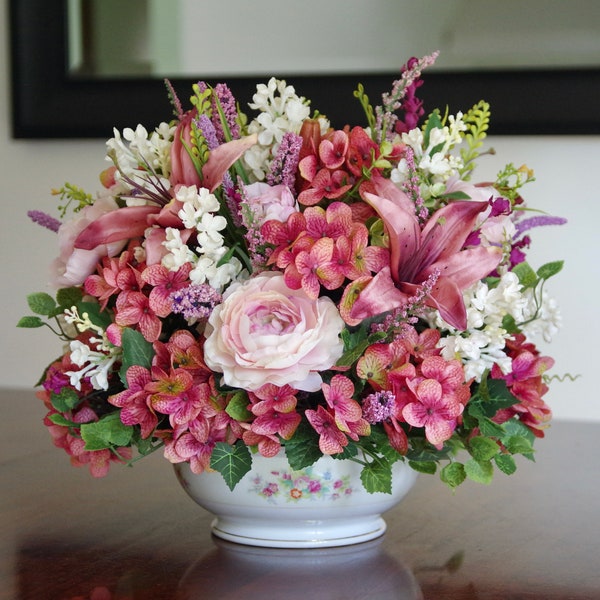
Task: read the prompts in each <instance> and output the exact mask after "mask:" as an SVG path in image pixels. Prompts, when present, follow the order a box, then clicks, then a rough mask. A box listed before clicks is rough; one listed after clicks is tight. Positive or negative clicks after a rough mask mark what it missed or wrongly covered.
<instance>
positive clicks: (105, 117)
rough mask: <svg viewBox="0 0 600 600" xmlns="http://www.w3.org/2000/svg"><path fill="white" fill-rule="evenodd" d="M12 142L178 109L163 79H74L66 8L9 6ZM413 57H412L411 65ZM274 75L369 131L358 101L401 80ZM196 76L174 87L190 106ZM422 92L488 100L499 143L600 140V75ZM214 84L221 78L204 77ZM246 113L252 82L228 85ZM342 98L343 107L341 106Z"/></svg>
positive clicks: (489, 80)
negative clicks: (358, 93)
mask: <svg viewBox="0 0 600 600" xmlns="http://www.w3.org/2000/svg"><path fill="white" fill-rule="evenodd" d="M9 10H10V15H9V26H10V44H11V45H10V49H11V86H12V89H11V98H12V136H13V137H14V138H16V139H42V138H46V139H67V138H105V139H106V138H109V137H111V136H112V130H113V127H116V128H117V129H122V128H124V127H135V126H136V125H137V124H138V123H142V124H144V125H145V126H146V127H147V128H149V129H152V128H154V127H155V126H156V125H158V123H160V122H161V121H164V120H168V118H169V115H170V105H169V101H168V98H167V94H166V90H165V87H164V84H163V82H162V81H161V80H160V79H151V78H147V79H146V78H137V77H136V78H103V79H94V78H91V77H84V76H77V77H71V76H69V74H68V73H67V67H66V65H67V24H66V18H67V2H66V0H10V3H9ZM407 58H408V57H407ZM270 75H275V76H277V77H279V78H283V79H286V81H287V82H288V83H289V84H292V85H294V87H295V88H296V91H297V93H298V94H299V95H301V96H305V97H306V98H310V99H311V105H312V107H314V108H316V109H318V110H319V111H320V112H321V113H323V114H326V115H327V116H328V117H329V118H330V119H331V122H332V124H333V125H334V126H336V127H343V126H344V125H345V124H347V123H352V124H362V123H364V121H365V119H364V115H363V112H362V108H361V107H360V105H359V103H358V101H357V100H356V99H354V98H353V96H352V93H353V91H354V90H355V89H356V87H357V85H358V83H362V84H363V85H364V87H365V90H366V92H367V94H368V95H369V97H370V98H371V102H372V103H373V104H378V103H379V98H380V95H381V93H382V92H385V91H388V90H389V89H390V87H391V84H392V82H393V80H394V79H396V78H397V77H398V73H378V74H368V73H356V74H352V75H315V76H312V75H302V76H297V75H286V74H285V73H279V74H277V73H271V74H268V75H265V76H264V79H263V80H266V79H267V78H268V77H269V76H270ZM199 79H205V78H203V77H202V75H201V74H199V75H198V77H197V78H195V79H192V78H186V79H179V78H175V79H172V80H171V82H172V84H173V86H174V87H175V89H176V90H177V92H178V94H179V95H180V97H181V98H182V99H187V97H188V96H189V94H190V85H191V84H192V83H193V81H197V80H199ZM423 79H424V81H425V84H424V85H423V86H422V87H421V88H420V90H419V96H420V97H421V98H422V99H423V100H424V105H425V109H426V111H428V110H431V109H433V108H435V107H440V108H444V107H445V106H448V108H449V110H450V112H453V113H454V112H456V111H458V110H462V111H466V110H468V109H469V108H470V107H471V106H472V105H473V104H475V103H476V102H478V101H479V100H481V99H484V100H486V101H487V102H489V103H490V105H491V110H492V122H491V127H490V131H489V133H490V134H491V135H594V134H600V106H599V103H600V68H585V69H519V70H508V69H503V70H493V71H488V70H486V71H454V72H442V71H437V70H431V71H428V72H425V74H424V77H423ZM205 80H206V81H207V82H208V83H211V84H214V83H217V82H218V80H215V79H214V78H206V79H205ZM224 80H225V81H226V82H227V83H228V85H229V87H230V88H231V90H232V92H233V94H234V95H235V97H236V98H237V99H238V101H239V102H240V104H241V105H242V107H243V106H244V105H245V103H246V102H248V101H250V100H251V98H252V94H253V93H254V91H255V87H256V83H257V82H259V81H263V80H261V79H260V78H257V77H256V76H253V77H236V78H231V77H227V78H224ZM340 99H345V100H344V102H343V104H341V103H340Z"/></svg>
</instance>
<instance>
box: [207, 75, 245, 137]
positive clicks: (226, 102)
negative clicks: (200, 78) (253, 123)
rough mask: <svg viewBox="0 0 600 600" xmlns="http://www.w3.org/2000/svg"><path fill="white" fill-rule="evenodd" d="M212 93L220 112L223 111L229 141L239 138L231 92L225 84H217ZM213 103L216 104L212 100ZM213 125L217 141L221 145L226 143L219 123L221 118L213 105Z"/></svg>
mask: <svg viewBox="0 0 600 600" xmlns="http://www.w3.org/2000/svg"><path fill="white" fill-rule="evenodd" d="M214 92H215V94H216V96H217V100H218V102H219V104H220V106H221V110H222V111H223V116H224V117H225V122H226V123H227V128H228V129H229V133H230V134H231V138H230V139H234V140H235V139H237V138H239V137H240V127H239V124H238V122H237V116H238V114H237V107H236V104H235V98H234V97H233V94H232V93H231V90H230V89H229V87H228V86H227V84H225V83H218V84H217V85H216V86H215V89H214ZM213 103H216V101H215V99H214V98H213ZM213 124H214V126H215V130H216V132H217V139H218V140H219V142H220V143H221V144H222V143H224V142H226V141H227V137H226V135H225V132H224V130H223V124H222V123H221V118H220V115H219V111H218V110H217V108H216V106H215V105H214V104H213Z"/></svg>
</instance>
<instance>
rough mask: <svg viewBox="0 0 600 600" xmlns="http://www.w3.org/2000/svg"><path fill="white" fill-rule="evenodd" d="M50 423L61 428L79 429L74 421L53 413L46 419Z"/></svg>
mask: <svg viewBox="0 0 600 600" xmlns="http://www.w3.org/2000/svg"><path fill="white" fill-rule="evenodd" d="M48 419H50V421H52V423H54V424H55V425H60V426H61V427H79V423H75V422H74V421H69V419H67V418H66V417H63V416H62V415H59V414H58V413H54V414H53V415H50V416H49V417H48Z"/></svg>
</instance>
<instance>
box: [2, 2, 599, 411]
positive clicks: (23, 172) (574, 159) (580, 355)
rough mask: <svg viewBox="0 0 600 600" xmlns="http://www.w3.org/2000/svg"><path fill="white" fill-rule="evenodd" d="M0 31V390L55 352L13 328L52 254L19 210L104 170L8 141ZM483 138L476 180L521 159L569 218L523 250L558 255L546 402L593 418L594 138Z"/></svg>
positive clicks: (67, 148)
mask: <svg viewBox="0 0 600 600" xmlns="http://www.w3.org/2000/svg"><path fill="white" fill-rule="evenodd" d="M1 3H2V8H3V10H2V12H1V14H0V31H6V3H7V0H2V2H1ZM2 37H3V40H4V44H3V46H2V48H1V49H0V82H2V83H3V84H4V85H0V119H1V121H0V169H1V175H2V178H1V182H2V185H1V188H0V189H1V190H2V192H1V193H2V213H1V217H0V228H1V231H0V252H1V253H0V257H1V262H0V269H2V271H1V275H2V277H0V287H1V294H0V298H1V300H0V302H1V306H2V311H1V312H0V340H1V341H2V360H1V361H0V386H2V387H13V388H14V387H19V388H30V387H31V386H33V384H34V383H35V381H36V379H37V378H38V376H39V374H40V373H41V371H42V369H43V367H44V366H45V365H46V364H47V363H48V362H49V361H50V359H52V358H54V357H55V356H57V355H59V354H60V348H59V346H58V345H57V340H56V338H54V337H53V336H52V334H50V333H49V332H47V331H46V330H21V329H16V328H15V323H16V322H17V321H18V319H19V318H20V317H21V316H22V315H24V314H27V312H28V308H27V304H26V302H25V296H26V294H28V293H30V292H33V291H40V290H42V289H44V282H45V280H46V273H47V265H48V263H49V262H50V260H51V259H52V258H53V257H54V256H55V254H56V248H55V245H54V242H55V238H54V236H53V234H52V233H51V232H49V231H46V230H44V229H41V228H40V227H38V226H36V225H34V224H32V223H30V222H29V220H28V218H27V216H26V212H27V210H29V209H39V210H47V211H49V212H52V211H53V209H54V207H55V206H56V204H55V199H54V198H52V197H51V196H50V189H51V188H52V187H55V186H60V185H62V184H63V183H64V181H65V180H68V181H69V182H71V183H74V184H78V185H81V186H82V187H84V188H86V189H87V190H88V191H94V190H95V189H96V188H97V174H98V173H99V172H100V170H101V169H102V168H104V166H105V163H104V144H103V142H102V140H90V141H32V140H12V139H10V103H9V90H10V87H9V86H10V82H9V72H8V59H9V57H8V40H7V36H6V35H5V36H2ZM40 93H43V90H40ZM348 101H352V99H348ZM525 101H527V99H525ZM492 109H493V107H492ZM568 110H577V107H576V106H573V107H557V118H558V119H560V118H561V114H563V112H564V111H568ZM168 116H169V115H165V118H167V117H168ZM132 125H135V123H132ZM150 125H151V124H150ZM490 143H491V145H493V146H494V147H495V149H496V151H497V154H496V156H494V157H489V158H488V159H486V161H485V166H484V167H483V168H482V169H481V170H480V175H481V178H482V179H489V178H490V177H493V176H494V175H495V173H496V172H497V171H498V170H499V169H500V167H501V166H502V165H503V164H504V163H505V162H514V163H515V164H517V165H520V164H522V163H527V165H528V166H529V167H531V168H533V169H534V170H535V172H536V176H537V181H536V182H535V183H533V184H531V185H530V187H529V189H528V190H526V191H527V199H528V201H529V202H530V204H531V205H534V206H538V207H540V208H543V209H544V210H546V211H548V212H549V213H552V214H556V215H561V216H564V217H567V218H568V219H569V225H568V226H566V227H562V228H547V229H545V230H537V231H534V232H533V234H534V250H533V251H532V252H531V254H530V260H531V262H532V263H533V264H534V265H536V266H537V265H539V264H541V263H542V262H545V261H547V260H553V259H559V258H563V259H564V260H565V261H566V267H565V271H564V272H563V273H562V274H561V275H560V278H559V279H557V280H556V281H553V280H551V281H550V285H549V289H550V290H551V292H552V293H553V294H554V295H555V296H556V298H557V299H558V301H559V303H560V304H561V306H562V310H563V315H564V316H563V320H564V327H563V330H562V331H561V333H560V334H559V335H558V337H557V338H556V340H555V342H554V343H553V344H552V345H551V347H550V348H546V347H544V350H546V351H547V352H548V353H551V354H552V355H553V356H554V357H555V358H556V367H555V370H554V372H555V373H557V374H563V373H571V374H574V375H575V374H578V375H580V377H579V378H578V379H576V380H575V381H574V382H564V383H556V384H555V385H554V386H553V388H552V390H551V392H550V394H549V396H548V399H549V402H550V404H551V405H552V407H553V409H554V412H555V415H556V416H557V417H561V418H567V419H586V420H595V421H600V398H599V392H598V389H599V386H598V383H597V382H596V380H595V373H597V371H598V366H597V356H598V350H597V348H596V344H597V343H598V340H599V339H600V319H599V316H598V309H599V304H600V303H599V302H598V298H599V297H600V283H599V282H600V267H599V259H600V257H599V254H598V249H599V244H598V230H599V229H600V186H599V184H598V181H599V177H598V175H599V172H600V137H579V138H578V137H542V138H535V137H511V138H496V139H493V140H490Z"/></svg>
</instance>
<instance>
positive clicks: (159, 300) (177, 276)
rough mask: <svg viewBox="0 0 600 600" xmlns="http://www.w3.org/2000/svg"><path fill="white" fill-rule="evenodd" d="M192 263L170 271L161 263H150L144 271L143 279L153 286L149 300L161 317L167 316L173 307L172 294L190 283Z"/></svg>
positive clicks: (152, 307) (155, 312)
mask: <svg viewBox="0 0 600 600" xmlns="http://www.w3.org/2000/svg"><path fill="white" fill-rule="evenodd" d="M191 270H192V264H191V263H189V262H187V263H184V264H183V265H182V266H181V267H179V269H177V271H169V269H167V268H166V267H163V265H161V264H155V265H150V266H149V267H146V268H145V269H144V271H143V272H142V279H143V280H144V281H145V282H146V283H149V284H150V285H151V286H153V287H152V291H151V292H150V296H149V298H148V302H149V304H150V308H151V309H152V310H153V311H154V314H156V315H157V316H159V317H166V316H168V315H169V314H171V311H172V309H173V299H172V298H171V294H173V292H176V291H178V290H180V289H182V288H185V287H187V286H188V285H189V283H190V281H189V279H188V275H189V273H190V271H191Z"/></svg>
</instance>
